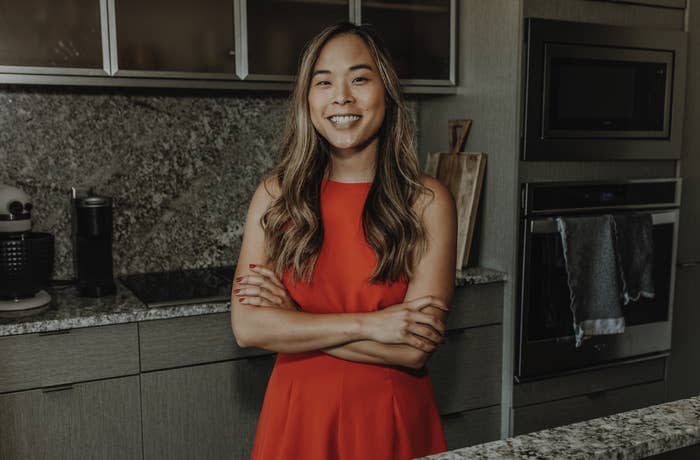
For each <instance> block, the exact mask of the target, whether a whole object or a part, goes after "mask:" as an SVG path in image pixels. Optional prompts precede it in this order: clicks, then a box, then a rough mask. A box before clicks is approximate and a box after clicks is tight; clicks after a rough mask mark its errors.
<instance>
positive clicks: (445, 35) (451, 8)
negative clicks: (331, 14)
mask: <svg viewBox="0 0 700 460" xmlns="http://www.w3.org/2000/svg"><path fill="white" fill-rule="evenodd" d="M361 1H362V9H361V15H362V18H361V22H362V23H363V24H372V25H374V26H375V27H376V29H377V30H378V31H379V34H380V35H381V36H382V38H383V39H384V42H385V44H386V46H387V48H389V53H390V54H391V56H392V59H393V61H394V66H395V68H396V72H397V73H398V76H399V78H400V79H401V80H402V81H404V82H405V83H409V84H437V85H439V84H454V82H455V78H454V40H455V14H456V12H455V2H454V0H409V1H405V0H381V1H376V0H361Z"/></svg>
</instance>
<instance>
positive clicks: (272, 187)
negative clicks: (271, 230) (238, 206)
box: [250, 176, 280, 216]
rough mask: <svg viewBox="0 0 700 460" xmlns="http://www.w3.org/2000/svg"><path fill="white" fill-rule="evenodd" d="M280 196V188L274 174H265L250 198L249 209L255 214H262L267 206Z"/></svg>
mask: <svg viewBox="0 0 700 460" xmlns="http://www.w3.org/2000/svg"><path fill="white" fill-rule="evenodd" d="M279 196H280V188H279V185H278V184H277V178H276V177H275V176H267V177H265V178H264V179H263V180H261V181H260V183H259V184H258V187H257V189H255V193H253V198H252V199H251V200H250V209H251V211H252V212H253V213H254V214H255V215H258V216H260V215H262V214H263V213H264V212H265V210H267V208H269V207H270V205H272V203H274V201H275V200H276V199H277V198H278V197H279Z"/></svg>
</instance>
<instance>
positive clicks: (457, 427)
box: [442, 405, 501, 450]
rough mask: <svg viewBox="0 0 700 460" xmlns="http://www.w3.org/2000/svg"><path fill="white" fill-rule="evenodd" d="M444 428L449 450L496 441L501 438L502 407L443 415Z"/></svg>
mask: <svg viewBox="0 0 700 460" xmlns="http://www.w3.org/2000/svg"><path fill="white" fill-rule="evenodd" d="M442 428H443V430H444V431H445V440H446V441H447V449H448V450H453V449H460V448H462V447H468V446H473V445H474V444H482V443H484V442H489V441H495V440H497V439H499V438H500V437H501V406H500V405H497V406H491V407H484V408H481V409H475V410H470V411H466V412H459V413H456V414H449V415H443V416H442Z"/></svg>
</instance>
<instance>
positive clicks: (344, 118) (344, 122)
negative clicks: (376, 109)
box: [328, 115, 360, 126]
mask: <svg viewBox="0 0 700 460" xmlns="http://www.w3.org/2000/svg"><path fill="white" fill-rule="evenodd" d="M328 119H329V120H330V122H331V123H333V124H334V125H336V126H348V125H350V124H351V123H354V122H356V121H357V120H359V119H360V116H359V115H333V116H331V117H328Z"/></svg>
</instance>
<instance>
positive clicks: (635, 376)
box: [513, 356, 667, 407]
mask: <svg viewBox="0 0 700 460" xmlns="http://www.w3.org/2000/svg"><path fill="white" fill-rule="evenodd" d="M666 360H667V357H666V356H661V357H656V358H645V359H640V360H637V361H633V362H628V363H624V364H615V365H613V366H609V367H604V368H600V369H595V370H589V371H585V372H577V373H572V374H567V375H562V376H558V377H552V378H548V379H543V380H536V381H533V382H525V383H520V384H517V385H514V387H513V406H514V407H520V406H528V405H531V404H537V403H540V402H546V401H552V400H554V399H563V398H570V397H573V396H578V395H584V394H590V393H597V392H601V391H605V390H612V389H615V388H621V387H626V386H630V385H636V384H639V383H648V382H655V381H658V380H663V379H664V376H665V374H666Z"/></svg>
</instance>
